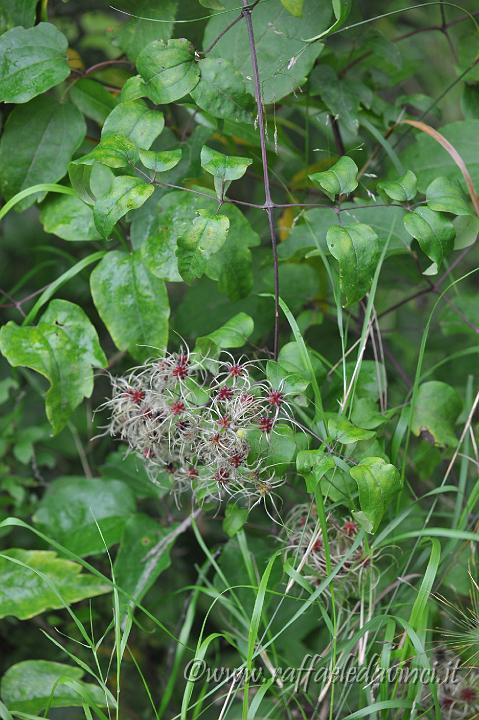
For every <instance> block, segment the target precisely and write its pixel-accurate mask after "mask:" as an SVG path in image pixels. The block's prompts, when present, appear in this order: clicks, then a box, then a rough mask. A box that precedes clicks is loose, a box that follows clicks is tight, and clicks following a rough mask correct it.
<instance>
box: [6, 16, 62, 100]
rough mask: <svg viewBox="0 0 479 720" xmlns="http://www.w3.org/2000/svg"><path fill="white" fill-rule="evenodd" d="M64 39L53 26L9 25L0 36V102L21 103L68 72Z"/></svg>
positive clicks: (59, 80) (52, 85)
mask: <svg viewBox="0 0 479 720" xmlns="http://www.w3.org/2000/svg"><path fill="white" fill-rule="evenodd" d="M67 48H68V40H67V39H66V37H65V35H63V33H61V32H60V31H59V30H57V28H56V27H55V26H54V25H51V24H50V23H44V22H42V23H39V24H38V25H36V26H35V27H33V28H30V29H28V30H25V29H24V28H21V27H15V28H12V30H9V31H8V32H6V33H4V34H3V35H2V36H1V37H0V101H2V102H9V103H25V102H28V100H31V99H32V98H34V97H35V96H36V95H40V93H43V92H45V91H46V90H49V89H50V88H51V87H54V85H58V84H59V83H61V82H62V81H63V80H65V78H66V77H68V75H69V74H70V68H69V66H68V62H67Z"/></svg>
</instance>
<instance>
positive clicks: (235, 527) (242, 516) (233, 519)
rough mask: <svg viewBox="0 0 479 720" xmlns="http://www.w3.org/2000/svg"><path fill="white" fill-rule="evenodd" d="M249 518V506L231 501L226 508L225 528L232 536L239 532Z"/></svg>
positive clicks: (229, 535)
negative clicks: (242, 505) (241, 505)
mask: <svg viewBox="0 0 479 720" xmlns="http://www.w3.org/2000/svg"><path fill="white" fill-rule="evenodd" d="M247 519H248V508H244V507H240V506H239V505H237V504H236V503H234V502H229V503H228V504H227V506H226V509H225V516H224V519H223V530H224V531H225V533H226V534H227V535H228V537H230V538H232V537H234V536H235V535H237V534H238V533H239V531H240V530H241V528H242V527H243V526H244V524H245V522H246V521H247Z"/></svg>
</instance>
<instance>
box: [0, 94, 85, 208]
mask: <svg viewBox="0 0 479 720" xmlns="http://www.w3.org/2000/svg"><path fill="white" fill-rule="evenodd" d="M85 132H86V125H85V121H84V119H83V116H82V115H81V113H80V112H79V111H78V110H77V108H76V107H75V106H74V105H71V104H70V103H63V104H59V103H57V102H56V101H55V100H54V99H53V98H52V97H47V96H46V95H45V96H41V97H38V98H35V100H31V101H30V102H29V103H27V104H25V105H20V106H18V107H16V108H15V109H14V110H13V112H11V113H10V115H9V116H8V120H7V122H6V123H5V129H4V131H3V134H2V138H1V140H0V191H1V194H2V195H3V197H4V198H5V199H7V200H8V199H9V198H11V197H12V196H13V195H15V194H16V193H18V192H20V191H21V190H25V189H26V188H29V187H31V186H32V185H37V184H39V183H55V182H58V180H61V178H62V177H63V176H64V175H65V173H66V171H67V167H68V163H69V162H70V160H71V157H72V155H73V153H74V152H75V150H76V149H77V148H78V147H79V146H80V144H81V142H82V140H83V138H84V136H85ZM43 197H44V193H42V194H38V195H32V196H30V197H29V198H27V199H25V200H23V201H22V202H21V203H20V204H19V205H17V206H16V208H17V209H18V210H20V209H25V208H26V207H29V206H30V205H32V204H33V203H34V202H35V200H38V199H42V198H43Z"/></svg>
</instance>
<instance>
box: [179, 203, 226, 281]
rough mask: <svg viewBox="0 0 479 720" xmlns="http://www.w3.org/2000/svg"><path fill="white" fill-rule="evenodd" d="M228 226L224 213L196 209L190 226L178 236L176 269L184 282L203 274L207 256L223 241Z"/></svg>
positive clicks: (214, 251) (216, 250)
mask: <svg viewBox="0 0 479 720" xmlns="http://www.w3.org/2000/svg"><path fill="white" fill-rule="evenodd" d="M229 226H230V221H229V219H228V218H227V217H226V216H225V215H214V214H212V213H210V212H209V211H208V210H198V216H197V217H195V219H194V221H193V224H192V226H191V228H190V229H189V230H188V231H187V232H186V233H185V235H183V236H182V237H179V238H178V248H177V251H176V254H177V256H178V270H179V271H180V274H181V276H182V278H183V279H184V280H185V281H186V282H191V281H192V280H194V278H197V277H201V276H202V275H203V273H204V271H205V269H206V265H207V262H208V260H209V258H210V257H211V255H214V253H216V252H218V250H220V249H221V247H222V245H223V243H224V242H225V240H226V236H227V234H228V230H229Z"/></svg>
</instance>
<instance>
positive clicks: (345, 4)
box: [306, 0, 353, 43]
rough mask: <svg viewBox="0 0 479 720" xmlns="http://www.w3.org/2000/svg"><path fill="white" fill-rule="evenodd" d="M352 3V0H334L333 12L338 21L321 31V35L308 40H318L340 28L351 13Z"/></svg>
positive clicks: (310, 41)
mask: <svg viewBox="0 0 479 720" xmlns="http://www.w3.org/2000/svg"><path fill="white" fill-rule="evenodd" d="M352 4H353V3H352V0H332V5H333V12H334V17H335V18H336V21H335V22H334V23H333V24H332V25H331V26H330V27H328V28H327V29H326V30H324V31H323V32H322V33H319V35H315V36H314V37H312V38H308V39H307V40H306V42H309V43H312V42H317V41H318V40H319V39H320V38H322V37H326V36H327V35H329V34H330V33H332V32H334V31H335V30H338V29H339V28H340V27H341V26H342V25H344V23H345V21H346V20H347V18H348V16H349V13H350V12H351V7H352Z"/></svg>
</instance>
